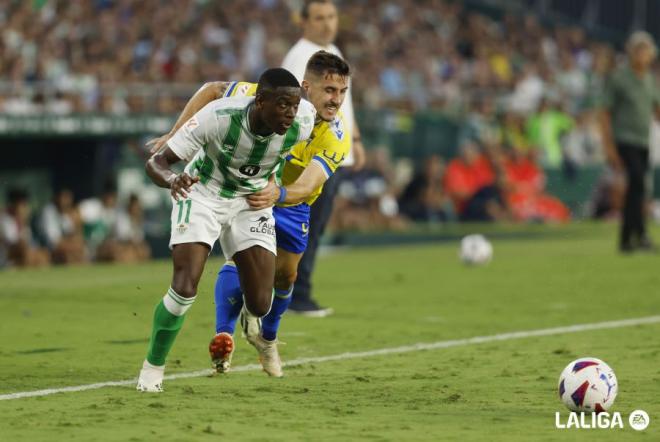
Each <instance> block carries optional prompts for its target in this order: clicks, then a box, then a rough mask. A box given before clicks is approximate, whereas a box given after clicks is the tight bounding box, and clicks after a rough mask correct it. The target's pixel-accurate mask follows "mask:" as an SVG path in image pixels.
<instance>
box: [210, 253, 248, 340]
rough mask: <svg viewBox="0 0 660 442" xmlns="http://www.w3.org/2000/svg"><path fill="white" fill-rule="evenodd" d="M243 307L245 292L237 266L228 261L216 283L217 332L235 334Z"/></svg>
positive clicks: (221, 269)
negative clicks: (242, 288)
mask: <svg viewBox="0 0 660 442" xmlns="http://www.w3.org/2000/svg"><path fill="white" fill-rule="evenodd" d="M242 307H243V291H242V290H241V282H240V279H239V277H238V270H237V269H236V264H234V263H233V262H232V261H227V262H225V264H224V265H223V266H222V267H221V268H220V271H219V272H218V278H217V279H216V281H215V332H216V333H229V334H230V335H233V334H234V331H235V330H236V321H237V319H238V314H239V313H240V312H241V308H242Z"/></svg>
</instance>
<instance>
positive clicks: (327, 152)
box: [223, 81, 351, 206]
mask: <svg viewBox="0 0 660 442" xmlns="http://www.w3.org/2000/svg"><path fill="white" fill-rule="evenodd" d="M256 93H257V85H256V83H248V82H245V81H232V82H230V83H229V86H228V87H227V90H226V91H225V94H224V95H223V96H224V97H234V96H243V95H244V96H254V95H255V94H256ZM346 128H347V125H346V124H344V117H343V116H342V114H341V113H338V114H337V116H336V117H335V119H334V120H332V121H324V120H321V121H319V122H317V123H316V124H315V125H314V129H313V130H312V135H310V137H309V139H308V140H306V141H301V142H299V143H298V144H296V145H294V146H293V148H292V149H291V152H289V155H288V156H287V157H286V161H285V163H284V167H283V169H282V174H281V181H282V185H283V186H286V185H287V184H291V183H293V182H294V181H296V180H297V179H298V177H299V176H300V174H301V173H302V171H303V170H305V167H307V166H309V165H310V164H311V163H312V161H316V162H317V163H318V164H319V165H320V166H321V168H322V169H323V171H324V172H325V175H326V178H330V177H331V176H332V174H333V173H335V171H336V170H337V168H338V167H339V165H340V164H341V162H342V161H344V158H346V155H348V152H349V149H350V148H351V145H350V141H349V140H350V134H349V133H348V130H347V129H346ZM322 191H323V185H320V186H319V187H318V188H316V189H315V190H314V191H313V192H312V193H311V194H310V195H309V196H308V197H307V199H306V200H305V201H304V203H307V204H308V205H311V204H312V203H314V201H316V199H317V198H318V197H319V195H320V194H321V192H322ZM281 205H282V206H291V205H293V204H281Z"/></svg>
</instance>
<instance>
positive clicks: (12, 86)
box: [0, 0, 622, 265]
mask: <svg viewBox="0 0 660 442" xmlns="http://www.w3.org/2000/svg"><path fill="white" fill-rule="evenodd" d="M298 3H299V2H296V1H295V0H290V1H285V0H240V1H238V0H227V1H223V2H212V1H197V0H180V1H176V2H174V1H164V0H142V1H136V0H114V1H113V0H95V1H81V0H78V1H67V2H63V1H53V0H37V1H33V2H23V1H13V0H0V25H1V26H0V113H2V114H8V115H30V114H39V113H51V114H58V115H65V114H71V113H77V112H107V113H111V114H117V115H121V114H130V113H139V112H154V111H156V112H159V113H166V114H176V113H178V112H179V111H180V109H181V108H182V106H183V104H184V103H185V101H186V100H187V99H188V98H189V97H190V95H191V93H192V92H193V91H194V90H195V89H196V88H197V87H198V86H199V85H200V84H201V83H203V82H205V81H209V80H218V79H248V80H251V79H255V78H256V77H257V76H258V75H259V73H260V72H261V71H262V70H263V69H265V68H266V67H268V66H277V65H279V64H280V62H281V60H282V58H283V56H284V54H285V53H286V51H287V49H288V48H289V47H290V45H291V43H293V42H294V41H295V40H296V39H297V36H298V30H297V29H296V27H295V26H294V25H293V24H294V23H295V22H296V20H298V19H299V17H297V16H296V12H295V11H298V10H299V5H298ZM337 3H338V5H339V6H340V7H339V11H340V20H339V23H340V31H339V37H338V41H337V44H338V46H339V47H340V48H341V49H342V50H343V52H344V54H345V56H346V58H347V59H348V61H349V62H350V63H351V64H352V66H353V68H354V71H355V72H356V74H355V76H354V80H353V86H352V88H353V97H354V100H355V104H356V107H358V108H363V109H381V108H389V109H397V110H400V111H403V112H416V111H426V110H433V111H441V112H444V113H447V114H450V115H454V116H459V117H460V120H461V121H463V123H462V128H461V130H460V133H459V137H458V138H459V140H458V146H457V147H458V149H457V151H458V152H459V154H458V155H457V157H456V158H448V159H444V158H441V157H440V156H438V155H431V156H429V157H428V158H425V159H424V160H423V161H421V162H420V163H419V164H418V165H417V166H418V167H415V166H414V165H410V164H409V162H407V163H406V162H405V161H404V162H403V163H402V162H399V161H397V162H396V164H395V163H394V162H393V161H392V159H391V158H390V152H389V151H388V149H386V148H378V147H376V146H369V147H370V151H369V152H368V162H367V167H365V168H364V169H363V170H361V171H356V172H354V173H352V174H351V176H350V177H349V179H348V180H346V181H345V182H344V183H342V185H341V187H340V193H339V195H340V198H339V200H338V202H337V205H336V213H337V214H339V213H340V214H341V216H335V217H334V218H333V221H332V226H333V227H334V228H335V229H358V230H366V229H373V228H374V227H380V228H391V229H403V228H405V227H406V226H407V225H408V223H409V222H410V221H414V222H419V221H422V222H442V221H446V220H452V219H456V220H461V221H463V220H465V221H490V220H498V221H509V222H528V221H565V220H567V219H568V218H569V216H570V214H569V211H568V209H567V208H566V207H565V206H564V205H563V204H562V203H561V202H560V201H559V200H557V199H556V198H553V197H552V196H550V195H548V194H546V193H545V190H544V186H545V178H544V168H555V169H558V168H561V169H562V170H563V171H564V173H566V174H568V175H570V174H571V173H575V171H576V170H578V169H579V168H580V167H582V166H585V165H592V164H602V163H603V149H602V140H601V137H600V133H599V131H598V129H597V125H596V119H595V112H594V109H595V108H596V107H597V106H598V105H599V103H598V99H597V97H598V96H599V95H601V91H602V87H603V84H604V79H605V78H606V76H607V74H608V73H609V72H610V71H611V69H612V68H613V67H614V66H615V64H616V59H617V52H615V51H614V50H613V48H612V47H611V46H610V45H608V44H605V43H603V42H599V41H593V40H591V39H589V38H588V36H587V35H586V33H585V32H584V31H583V30H582V29H580V28H577V27H546V26H543V25H541V24H540V23H539V21H538V20H537V19H536V18H535V17H534V16H532V15H528V16H525V17H514V16H509V15H505V16H504V17H503V18H502V19H499V20H494V19H492V18H490V17H487V16H485V15H482V14H479V13H476V12H473V11H470V10H468V9H466V8H465V7H464V5H463V4H462V3H461V2H458V1H446V0H417V1H413V0H405V1H376V0H356V1H338V2H337ZM402 164H403V165H405V166H406V167H403V166H402ZM621 185H622V184H621V180H620V179H618V178H616V177H615V178H612V179H611V180H610V181H609V182H607V183H605V187H606V190H605V191H604V192H603V195H605V196H604V197H603V198H601V199H605V200H609V199H612V198H611V195H612V194H616V192H620V188H621ZM617 189H618V190H617ZM111 194H112V192H109V193H108V194H107V195H104V196H102V197H100V198H99V199H97V200H96V201H95V203H94V204H92V205H89V204H90V203H89V202H81V203H80V204H74V203H73V198H72V196H71V194H70V193H67V192H66V191H62V192H58V193H57V195H56V196H55V198H54V200H53V203H52V204H51V205H49V206H48V207H46V208H43V210H40V211H39V216H38V217H37V218H35V219H36V221H30V219H31V218H30V213H29V204H26V203H27V202H28V198H27V195H26V194H25V193H24V192H22V191H20V190H18V189H14V190H12V191H11V192H9V193H8V195H7V198H6V204H5V208H4V212H3V214H2V231H1V232H0V233H1V236H0V249H1V250H0V255H1V254H4V261H5V262H7V261H10V262H13V263H15V264H20V263H23V264H25V265H32V264H33V265H39V264H44V263H46V262H51V261H52V262H82V261H85V260H89V259H97V260H124V261H133V260H140V259H144V258H145V257H147V256H148V255H149V251H148V247H147V246H146V243H145V242H144V233H143V231H142V233H140V231H141V230H140V228H139V225H140V223H141V217H142V215H141V209H140V205H139V200H138V199H137V198H132V199H131V202H130V203H129V205H128V207H126V208H121V209H118V208H117V207H116V205H117V202H116V196H115V197H114V198H113V197H112V195H111ZM611 209H616V203H614V202H612V203H607V204H606V207H605V209H604V212H603V213H607V212H609V211H610V210H611ZM30 227H34V229H31V228H30ZM31 230H35V231H36V232H35V235H32V233H31ZM35 237H36V238H37V239H39V241H37V242H38V243H40V244H42V245H43V246H44V247H43V248H40V247H28V245H29V244H35V243H37V242H35V241H34V239H35ZM83 238H85V240H83ZM12 244H14V245H12ZM15 244H23V246H21V247H15ZM28 249H29V251H28ZM2 260H3V258H2V257H0V261H2Z"/></svg>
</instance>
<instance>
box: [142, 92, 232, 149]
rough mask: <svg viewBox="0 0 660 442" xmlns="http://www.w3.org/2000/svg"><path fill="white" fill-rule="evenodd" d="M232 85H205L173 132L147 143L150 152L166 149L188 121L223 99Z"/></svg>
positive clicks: (187, 107)
mask: <svg viewBox="0 0 660 442" xmlns="http://www.w3.org/2000/svg"><path fill="white" fill-rule="evenodd" d="M230 84H231V82H228V81H212V82H209V83H204V85H203V86H202V87H201V88H199V90H198V91H197V92H195V95H193V96H192V97H191V98H190V100H188V102H187V103H186V106H185V107H184V108H183V111H182V112H181V115H179V118H178V119H177V120H176V123H174V126H173V127H172V130H170V131H169V132H168V133H166V134H165V135H161V136H160V137H158V138H153V139H151V140H149V141H147V147H149V146H151V149H150V152H151V153H155V152H158V151H160V150H162V149H164V148H165V143H167V140H169V139H170V138H171V137H172V135H174V134H175V133H176V131H177V130H179V129H180V128H181V126H183V124H184V123H185V122H186V121H188V120H189V119H190V118H191V117H192V116H193V115H195V114H196V113H197V112H199V110H200V109H202V108H203V107H204V106H206V105H207V104H208V103H210V102H211V101H213V100H217V99H218V98H222V97H223V95H224V94H225V91H226V90H227V87H229V85H230Z"/></svg>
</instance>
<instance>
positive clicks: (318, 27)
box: [303, 2, 338, 46]
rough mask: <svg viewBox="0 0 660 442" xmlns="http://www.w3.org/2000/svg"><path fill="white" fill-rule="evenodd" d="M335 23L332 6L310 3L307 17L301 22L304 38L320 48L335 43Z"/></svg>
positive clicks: (334, 11)
mask: <svg viewBox="0 0 660 442" xmlns="http://www.w3.org/2000/svg"><path fill="white" fill-rule="evenodd" d="M337 22H338V19H337V8H336V7H335V5H334V4H332V3H325V2H324V3H312V4H310V5H309V16H308V17H307V19H306V20H305V21H304V22H303V33H304V36H305V38H306V39H308V40H311V41H313V42H314V43H316V44H318V45H320V46H327V45H329V44H331V43H332V42H334V41H335V37H336V36H337Z"/></svg>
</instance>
